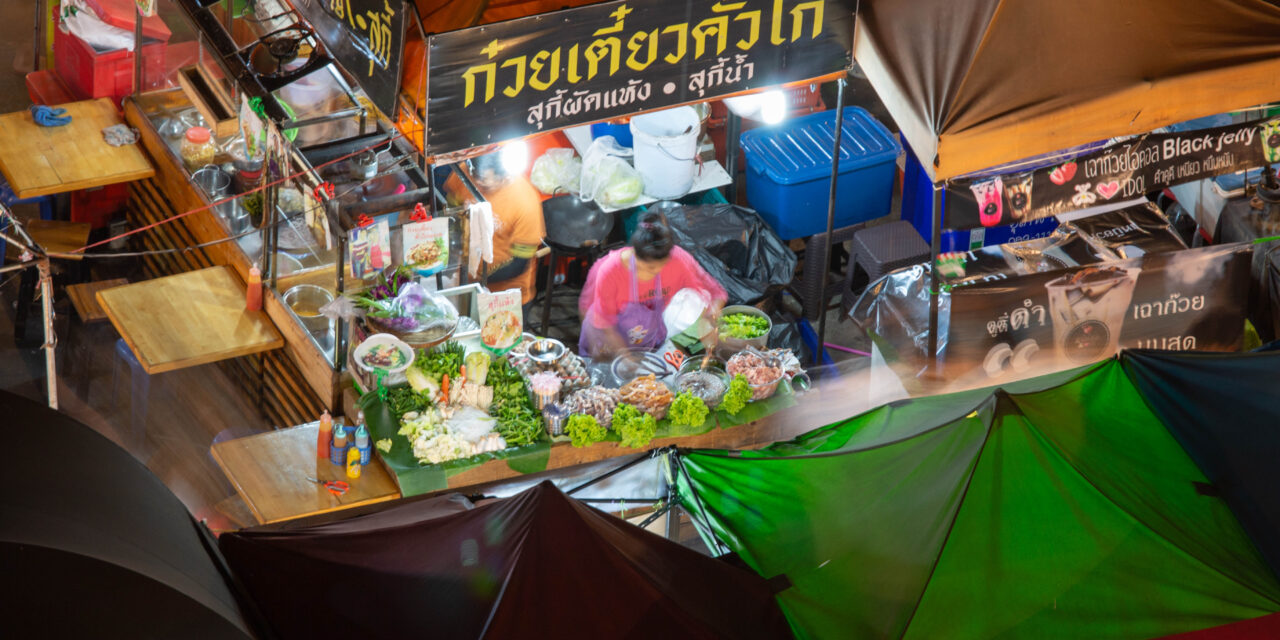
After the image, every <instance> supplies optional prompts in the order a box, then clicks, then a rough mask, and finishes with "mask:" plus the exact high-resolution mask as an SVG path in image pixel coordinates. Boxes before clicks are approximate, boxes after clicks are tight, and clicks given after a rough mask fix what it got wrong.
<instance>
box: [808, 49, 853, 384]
mask: <svg viewBox="0 0 1280 640" xmlns="http://www.w3.org/2000/svg"><path fill="white" fill-rule="evenodd" d="M847 73H848V72H847V71H846V74H847ZM844 84H845V79H844V77H843V76H841V77H840V79H839V80H836V125H835V144H834V145H833V147H834V149H832V151H831V190H830V191H828V192H827V235H826V236H824V237H823V239H822V243H823V247H824V249H825V250H824V251H823V252H822V255H823V259H824V261H827V262H828V264H829V263H830V260H831V232H832V231H834V229H832V227H834V226H835V223H836V181H837V179H838V178H839V177H840V134H841V133H842V132H843V131H844ZM810 262H812V260H810V259H809V257H808V256H806V259H805V263H806V264H805V266H806V268H810V269H812V268H814V265H812V264H808V263H810ZM817 268H818V269H820V270H821V271H822V278H821V282H820V283H819V284H818V314H819V315H818V346H817V347H816V348H814V350H813V366H815V367H816V366H818V363H819V362H822V351H823V346H822V345H823V344H824V343H825V342H826V341H827V265H826V264H823V265H818V267H817Z"/></svg>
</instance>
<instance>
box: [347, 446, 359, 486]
mask: <svg viewBox="0 0 1280 640" xmlns="http://www.w3.org/2000/svg"><path fill="white" fill-rule="evenodd" d="M347 477H348V478H351V479H353V480H354V479H356V478H359V477H360V451H359V450H358V449H356V448H355V447H351V448H349V449H347Z"/></svg>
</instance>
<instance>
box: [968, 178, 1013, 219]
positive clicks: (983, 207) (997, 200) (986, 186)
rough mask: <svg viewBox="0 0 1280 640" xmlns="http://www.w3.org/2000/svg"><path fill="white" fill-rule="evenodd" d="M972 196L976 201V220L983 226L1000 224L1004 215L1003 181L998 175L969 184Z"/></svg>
mask: <svg viewBox="0 0 1280 640" xmlns="http://www.w3.org/2000/svg"><path fill="white" fill-rule="evenodd" d="M969 190H970V191H973V197H974V199H975V200H977V201H978V221H979V222H981V223H982V226H984V227H994V226H996V225H998V224H1000V218H1001V217H1003V216H1004V211H1003V209H1004V198H1003V197H1002V196H1003V195H1004V183H1003V182H1002V181H1001V180H1000V178H999V177H996V178H992V179H990V180H984V181H982V182H975V183H973V184H972V185H969Z"/></svg>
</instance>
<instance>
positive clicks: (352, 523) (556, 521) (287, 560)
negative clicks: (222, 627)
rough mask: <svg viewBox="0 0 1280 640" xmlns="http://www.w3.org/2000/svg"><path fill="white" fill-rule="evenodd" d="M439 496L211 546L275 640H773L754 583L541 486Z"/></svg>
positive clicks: (762, 588) (777, 619) (765, 596)
mask: <svg viewBox="0 0 1280 640" xmlns="http://www.w3.org/2000/svg"><path fill="white" fill-rule="evenodd" d="M439 500H440V499H435V500H429V501H425V502H419V503H409V504H405V505H401V506H397V507H393V508H391V509H387V510H384V511H381V512H378V513H375V514H371V515H369V516H362V517H357V518H352V519H349V520H346V521H343V522H337V523H331V524H324V525H317V526H314V527H305V528H298V529H292V530H288V531H270V530H263V531H255V530H246V531H241V532H237V533H227V534H223V535H222V537H221V538H220V539H219V545H220V546H221V548H222V551H223V553H224V555H225V556H226V558H227V561H228V562H229V563H230V564H231V566H232V568H233V569H234V570H235V573H236V574H237V576H238V577H239V578H240V579H241V580H242V581H243V584H244V585H245V587H246V588H247V590H248V591H249V593H250V594H251V595H252V597H253V598H254V600H255V601H256V602H258V603H259V604H261V606H262V607H263V609H264V610H265V611H266V612H267V614H266V615H267V617H268V619H269V624H270V626H271V627H272V629H273V630H274V631H275V632H276V633H277V634H279V635H280V636H281V637H285V638H374V637H379V638H390V637H415V636H421V635H428V636H431V637H443V638H482V637H483V638H518V637H544V638H664V637H669V638H779V637H787V636H788V635H789V633H788V630H787V624H786V621H785V619H784V618H783V616H782V613H781V611H780V610H779V609H778V607H777V604H776V603H775V602H774V600H773V591H772V589H771V588H770V585H769V584H768V583H766V582H765V581H764V580H763V579H761V578H758V577H756V576H754V575H752V574H751V573H749V572H746V571H743V570H741V569H738V568H736V567H733V566H731V565H729V564H727V563H724V562H722V561H720V560H716V559H713V558H709V557H707V556H704V555H701V554H699V553H697V552H695V551H692V550H690V549H686V548H685V547H682V546H680V545H679V544H676V543H675V542H671V541H669V540H666V539H664V538H661V537H659V536H657V535H654V534H651V533H649V532H647V531H644V530H642V529H640V528H639V527H636V526H634V525H631V524H628V523H626V522H623V521H622V520H619V519H618V518H615V517H613V516H610V515H606V514H604V513H602V512H600V511H597V510H595V509H592V508H590V507H587V506H585V505H583V504H582V503H580V502H577V501H576V500H573V499H571V498H569V497H567V496H565V495H564V494H563V493H561V492H560V490H559V489H557V488H556V487H555V486H554V485H552V484H551V483H550V482H543V483H541V484H539V485H537V486H535V487H533V488H531V489H529V490H527V491H525V492H523V493H520V494H518V495H516V496H513V497H511V498H507V499H504V500H498V501H495V502H492V503H490V504H485V505H482V506H480V507H477V508H475V509H473V510H468V511H464V512H461V513H447V512H442V510H441V503H440V502H439Z"/></svg>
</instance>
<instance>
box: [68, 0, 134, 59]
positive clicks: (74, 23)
mask: <svg viewBox="0 0 1280 640" xmlns="http://www.w3.org/2000/svg"><path fill="white" fill-rule="evenodd" d="M58 22H59V23H60V25H61V26H60V27H59V28H60V29H62V32H63V33H70V34H71V35H73V36H75V37H77V38H80V39H81V40H84V41H85V42H86V43H88V44H89V45H90V46H93V47H97V48H98V49H108V50H115V49H127V50H129V51H133V33H132V32H131V31H128V30H126V29H121V28H119V27H113V26H111V25H109V24H107V23H105V22H103V21H102V19H101V18H99V17H98V14H97V12H95V11H94V10H93V9H91V8H90V7H89V6H88V5H86V4H85V3H84V0H62V10H61V15H60V16H59V20H58Z"/></svg>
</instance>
